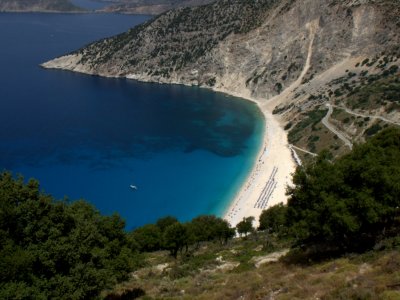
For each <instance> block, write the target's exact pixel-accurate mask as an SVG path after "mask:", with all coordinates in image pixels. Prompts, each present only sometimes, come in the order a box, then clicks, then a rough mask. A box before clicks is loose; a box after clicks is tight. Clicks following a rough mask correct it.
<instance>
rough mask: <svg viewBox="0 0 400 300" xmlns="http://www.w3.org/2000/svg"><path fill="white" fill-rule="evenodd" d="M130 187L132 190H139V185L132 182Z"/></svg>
mask: <svg viewBox="0 0 400 300" xmlns="http://www.w3.org/2000/svg"><path fill="white" fill-rule="evenodd" d="M129 187H130V188H131V189H132V190H137V186H136V185H133V184H131V185H130V186H129Z"/></svg>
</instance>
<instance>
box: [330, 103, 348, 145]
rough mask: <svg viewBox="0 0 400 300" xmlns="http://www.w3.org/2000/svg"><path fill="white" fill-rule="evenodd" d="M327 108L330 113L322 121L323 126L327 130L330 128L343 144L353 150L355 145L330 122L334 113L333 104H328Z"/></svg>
mask: <svg viewBox="0 0 400 300" xmlns="http://www.w3.org/2000/svg"><path fill="white" fill-rule="evenodd" d="M326 106H327V107H328V113H327V114H326V116H325V117H324V118H323V119H322V124H324V125H325V127H326V128H328V129H329V130H330V131H332V132H333V133H334V134H335V135H336V136H337V137H338V138H339V139H341V140H342V141H343V143H344V144H345V145H346V146H347V147H349V148H350V150H351V149H353V143H352V142H351V141H350V140H349V139H348V138H347V137H346V136H345V135H344V134H343V133H341V132H340V131H338V130H337V129H336V128H335V126H333V125H332V124H331V123H330V122H329V118H330V117H331V115H332V113H333V107H332V105H331V104H329V103H327V104H326Z"/></svg>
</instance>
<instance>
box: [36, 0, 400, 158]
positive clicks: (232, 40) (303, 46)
mask: <svg viewBox="0 0 400 300" xmlns="http://www.w3.org/2000/svg"><path fill="white" fill-rule="evenodd" d="M398 4H399V2H398V1H397V0H343V1H337V0H302V1H300V0H281V1H279V0H258V1H247V0H221V1H217V2H215V3H212V4H209V5H204V6H199V7H193V8H180V9H177V10H173V11H169V12H166V13H164V14H162V15H160V16H158V17H156V18H154V19H152V20H150V21H148V22H146V23H144V24H142V25H140V26H138V27H135V28H133V29H131V30H129V31H128V32H126V33H123V34H121V35H118V36H115V37H112V38H108V39H104V40H101V41H98V42H95V43H93V44H90V45H88V46H86V47H84V48H82V49H80V50H78V51H76V52H74V53H71V54H69V55H67V56H63V57H60V58H57V59H55V60H53V61H50V62H48V63H45V64H44V65H43V66H44V67H47V68H60V69H66V70H71V71H77V72H83V73H87V74H95V75H101V76H112V77H128V78H132V79H137V80H141V81H153V82H162V83H179V84H187V85H199V86H203V87H209V88H213V89H215V90H220V91H225V92H228V93H231V94H237V95H241V96H243V97H248V98H250V97H251V98H256V99H261V100H262V105H265V106H266V107H267V108H268V109H270V111H273V113H274V114H275V115H276V116H277V117H278V118H279V119H280V120H281V123H282V124H283V125H284V126H285V129H286V130H288V131H289V135H288V136H289V142H290V143H292V144H294V145H296V146H297V147H298V148H300V149H304V150H308V151H310V152H318V151H320V150H321V149H322V148H328V149H329V150H330V151H331V152H332V153H333V154H334V155H339V154H341V153H343V152H344V151H346V149H348V148H349V145H351V144H352V143H353V142H358V141H362V140H363V139H364V138H365V137H366V136H368V135H371V134H373V133H375V132H377V131H379V130H380V129H381V128H383V127H386V126H389V125H396V124H399V123H400V114H399V108H400V99H399V98H400V96H399V91H400V81H399V74H400V72H399V67H398V66H399V64H400V60H399V58H400V7H399V5H398ZM371 95H372V96H371ZM327 104H329V105H331V107H330V109H329V110H328V107H327V106H326V105H327ZM327 113H329V115H327ZM324 117H325V120H324V121H325V122H323V119H324ZM327 125H328V126H327ZM333 128H334V129H335V130H332V129H333ZM338 132H340V133H341V136H340V137H338V134H337V133H338ZM342 138H344V139H342ZM346 141H347V142H346ZM350 147H351V146H350ZM300 152H301V151H300ZM300 152H299V153H300ZM304 153H305V152H304ZM304 155H306V154H304Z"/></svg>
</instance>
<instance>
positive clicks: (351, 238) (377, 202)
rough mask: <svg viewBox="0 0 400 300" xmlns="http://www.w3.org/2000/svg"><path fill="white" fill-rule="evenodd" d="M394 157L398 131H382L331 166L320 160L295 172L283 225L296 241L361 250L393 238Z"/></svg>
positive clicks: (397, 188) (399, 153) (398, 188)
mask: <svg viewBox="0 0 400 300" xmlns="http://www.w3.org/2000/svg"><path fill="white" fill-rule="evenodd" d="M399 157H400V130H399V129H387V130H384V131H382V132H381V133H379V134H377V135H376V136H375V137H373V138H371V139H370V140H369V141H367V142H366V143H365V144H363V145H358V146H356V147H355V148H354V149H353V151H352V152H351V153H349V154H348V155H345V156H343V157H341V158H339V159H338V160H337V161H335V162H331V161H330V160H328V159H327V157H326V156H324V155H322V156H320V157H318V159H317V160H316V162H315V163H313V164H311V165H309V166H306V167H304V168H298V169H297V170H296V173H295V175H294V177H293V182H294V184H295V186H294V187H292V188H289V189H288V194H289V196H290V198H289V201H288V222H289V224H290V225H291V228H292V230H293V232H294V233H295V234H296V235H297V236H298V238H299V240H301V241H302V242H303V243H316V242H321V241H324V243H326V244H328V245H331V246H333V247H339V248H342V249H344V250H346V249H347V250H365V249H367V248H369V247H371V246H372V245H373V244H374V243H375V242H376V241H377V240H378V239H379V238H380V237H382V236H385V235H389V234H396V230H398V226H399V224H398V218H399V216H400V211H399V207H400V185H399V182H400V160H399ZM396 228H397V229H396Z"/></svg>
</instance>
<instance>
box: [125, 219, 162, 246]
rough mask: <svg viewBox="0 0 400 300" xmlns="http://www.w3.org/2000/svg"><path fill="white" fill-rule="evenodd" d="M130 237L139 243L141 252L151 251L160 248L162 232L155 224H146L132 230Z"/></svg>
mask: <svg viewBox="0 0 400 300" xmlns="http://www.w3.org/2000/svg"><path fill="white" fill-rule="evenodd" d="M132 238H133V239H134V240H135V241H136V243H137V244H138V245H139V250H140V251H141V252H151V251H157V250H160V249H161V246H162V232H161V230H160V228H159V227H158V226H157V225H154V224H147V225H144V226H142V227H139V228H136V229H135V230H134V231H133V232H132Z"/></svg>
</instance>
